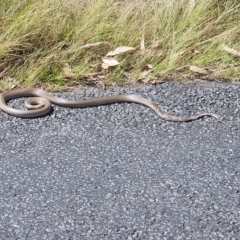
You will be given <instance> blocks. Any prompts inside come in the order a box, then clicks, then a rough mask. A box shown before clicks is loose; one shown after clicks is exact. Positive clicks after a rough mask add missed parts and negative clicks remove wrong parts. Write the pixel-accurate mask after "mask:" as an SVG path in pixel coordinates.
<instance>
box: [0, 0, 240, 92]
mask: <svg viewBox="0 0 240 240" xmlns="http://www.w3.org/2000/svg"><path fill="white" fill-rule="evenodd" d="M0 16H1V17H0V90H2V91H3V90H5V89H8V88H11V87H12V86H13V85H22V86H36V85H38V86H39V85H41V86H45V87H51V88H52V89H55V90H58V89H61V88H63V87H65V86H68V85H70V84H74V83H82V84H84V83H89V82H91V83H93V84H96V83H97V84H100V85H111V84H127V83H132V82H135V81H137V80H139V79H140V77H139V76H142V73H143V72H144V71H145V70H146V66H152V67H151V70H150V71H149V72H150V75H146V76H145V77H144V78H145V80H146V82H147V81H151V80H152V79H155V78H160V79H164V78H166V77H173V78H175V79H182V78H183V77H196V76H198V77H199V76H200V77H207V78H212V79H214V78H218V79H232V80H239V79H240V57H239V55H238V53H239V52H240V41H239V38H240V4H239V1H238V0H231V1H227V0H201V1H198V0H177V1H173V0H170V1H167V0H131V1H126V0H119V1H116V0H91V1H87V0H58V1H57V0H41V1H35V0H1V1H0ZM98 42H100V43H101V42H103V43H101V44H94V43H98ZM141 43H142V44H141ZM119 46H130V47H134V48H136V50H135V51H129V52H125V53H121V54H119V55H117V56H113V57H114V58H115V59H117V60H118V61H119V63H120V64H119V65H117V66H114V67H111V66H110V67H109V68H108V69H103V68H102V58H103V57H104V56H106V54H107V53H108V52H110V51H113V50H114V49H116V48H117V47H119ZM140 46H141V47H140ZM223 46H226V47H223ZM226 49H227V50H226ZM229 49H230V50H229ZM239 54H240V53H239ZM66 64H68V66H70V70H69V71H70V73H66V71H65V72H64V70H63V68H64V66H66ZM190 66H197V67H199V68H202V69H206V71H207V73H208V74H207V75H204V76H202V75H201V74H202V73H200V72H197V71H196V72H194V71H191V70H190ZM191 69H197V68H191ZM93 76H94V77H93Z"/></svg>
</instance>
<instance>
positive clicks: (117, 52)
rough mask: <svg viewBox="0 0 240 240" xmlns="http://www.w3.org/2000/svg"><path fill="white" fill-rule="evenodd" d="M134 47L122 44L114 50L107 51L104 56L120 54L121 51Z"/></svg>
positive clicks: (131, 49)
mask: <svg viewBox="0 0 240 240" xmlns="http://www.w3.org/2000/svg"><path fill="white" fill-rule="evenodd" d="M135 49H136V48H134V47H128V46H122V47H118V48H116V49H115V50H114V51H111V52H109V53H108V54H107V55H106V56H107V57H113V56H116V55H118V54H121V53H125V52H128V51H133V50H135Z"/></svg>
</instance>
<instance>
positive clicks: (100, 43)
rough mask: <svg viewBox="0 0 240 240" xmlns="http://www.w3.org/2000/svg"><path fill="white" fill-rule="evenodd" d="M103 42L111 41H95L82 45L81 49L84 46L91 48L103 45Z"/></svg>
mask: <svg viewBox="0 0 240 240" xmlns="http://www.w3.org/2000/svg"><path fill="white" fill-rule="evenodd" d="M102 44H109V42H95V43H89V44H86V45H84V46H82V47H80V49H83V48H91V47H97V46H99V45H102Z"/></svg>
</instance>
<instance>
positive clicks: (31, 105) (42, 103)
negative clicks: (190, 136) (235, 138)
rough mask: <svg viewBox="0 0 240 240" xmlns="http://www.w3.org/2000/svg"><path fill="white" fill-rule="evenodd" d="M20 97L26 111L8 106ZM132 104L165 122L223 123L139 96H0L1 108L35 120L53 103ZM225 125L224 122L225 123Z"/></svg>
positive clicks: (28, 91) (25, 92)
mask: <svg viewBox="0 0 240 240" xmlns="http://www.w3.org/2000/svg"><path fill="white" fill-rule="evenodd" d="M19 97H30V98H28V99H27V100H26V101H25V106H26V108H27V109H28V111H26V110H17V109H13V108H11V107H9V106H7V102H8V101H9V100H11V99H15V98H19ZM122 102H131V103H138V104H142V105H145V106H147V107H149V108H151V109H152V110H153V111H154V112H155V113H156V114H157V115H158V116H159V117H161V118H162V119H164V120H168V121H174V122H188V121H193V120H196V119H199V118H202V117H204V116H211V117H214V118H216V119H217V120H218V121H220V122H223V121H222V120H221V117H220V116H219V115H217V114H214V113H201V114H198V115H193V116H189V117H176V116H171V115H169V114H167V113H166V112H164V111H163V110H162V109H161V108H160V107H159V106H158V105H157V104H156V103H154V102H152V101H150V100H148V99H146V98H142V97H139V96H137V95H132V94H130V95H114V96H107V97H99V98H92V99H87V100H76V101H69V100H65V99H62V98H58V97H55V96H53V95H51V94H50V93H48V92H46V91H43V90H41V89H38V88H24V89H17V90H13V91H10V92H5V93H2V94H1V95H0V108H1V109H2V110H3V111H4V112H6V113H8V114H10V115H12V116H15V117H20V118H34V117H39V116H42V115H45V114H47V113H48V112H49V111H50V109H51V103H53V104H56V105H59V106H62V107H69V108H85V107H92V106H99V105H106V104H113V103H122ZM223 123H224V122H223Z"/></svg>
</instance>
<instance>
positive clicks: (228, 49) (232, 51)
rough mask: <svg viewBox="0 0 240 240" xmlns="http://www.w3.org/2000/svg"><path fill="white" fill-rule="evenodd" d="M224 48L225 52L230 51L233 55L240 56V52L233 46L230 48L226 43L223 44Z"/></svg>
mask: <svg viewBox="0 0 240 240" xmlns="http://www.w3.org/2000/svg"><path fill="white" fill-rule="evenodd" d="M222 49H223V50H224V51H225V52H228V53H231V54H233V55H235V56H238V57H240V52H239V51H237V50H235V49H233V48H229V47H227V46H226V45H223V46H222Z"/></svg>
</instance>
